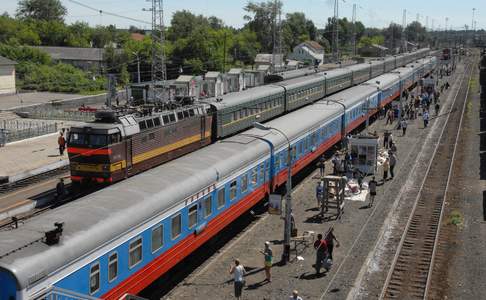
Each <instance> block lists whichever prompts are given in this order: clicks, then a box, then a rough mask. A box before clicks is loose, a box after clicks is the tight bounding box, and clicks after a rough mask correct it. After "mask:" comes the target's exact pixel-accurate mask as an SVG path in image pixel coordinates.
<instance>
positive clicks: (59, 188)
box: [56, 178, 66, 201]
mask: <svg viewBox="0 0 486 300" xmlns="http://www.w3.org/2000/svg"><path fill="white" fill-rule="evenodd" d="M64 196H66V186H65V185H64V178H61V179H59V182H58V183H57V184H56V200H57V201H62V200H63V199H64Z"/></svg>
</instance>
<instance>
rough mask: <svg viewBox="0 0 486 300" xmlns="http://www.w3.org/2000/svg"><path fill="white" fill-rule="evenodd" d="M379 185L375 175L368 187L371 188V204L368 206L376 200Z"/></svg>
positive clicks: (370, 205)
mask: <svg viewBox="0 0 486 300" xmlns="http://www.w3.org/2000/svg"><path fill="white" fill-rule="evenodd" d="M377 186H378V182H376V180H375V176H373V178H371V180H370V182H368V189H369V190H370V204H368V207H372V206H373V202H374V201H375V196H376V187H377Z"/></svg>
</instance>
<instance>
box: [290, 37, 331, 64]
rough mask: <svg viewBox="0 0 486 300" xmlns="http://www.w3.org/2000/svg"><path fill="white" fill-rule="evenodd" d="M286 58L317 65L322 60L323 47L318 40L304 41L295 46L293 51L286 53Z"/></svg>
mask: <svg viewBox="0 0 486 300" xmlns="http://www.w3.org/2000/svg"><path fill="white" fill-rule="evenodd" d="M288 58H289V59H293V60H298V61H300V62H303V63H307V64H309V65H313V66H319V65H322V64H323V62H324V47H322V46H321V45H320V44H319V43H318V42H315V41H306V42H303V43H300V44H298V45H297V46H295V47H294V51H293V52H292V53H290V54H289V55H288Z"/></svg>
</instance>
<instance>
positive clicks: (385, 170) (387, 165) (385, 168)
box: [383, 157, 390, 183]
mask: <svg viewBox="0 0 486 300" xmlns="http://www.w3.org/2000/svg"><path fill="white" fill-rule="evenodd" d="M389 169H390V159H389V158H388V157H387V158H386V159H385V161H384V162H383V183H385V182H386V180H387V179H388V170H389Z"/></svg>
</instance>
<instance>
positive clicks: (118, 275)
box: [0, 59, 434, 300]
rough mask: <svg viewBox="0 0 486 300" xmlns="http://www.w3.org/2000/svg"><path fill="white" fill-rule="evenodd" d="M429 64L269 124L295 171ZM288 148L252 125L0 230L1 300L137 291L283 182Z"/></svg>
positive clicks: (116, 295)
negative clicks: (338, 102)
mask: <svg viewBox="0 0 486 300" xmlns="http://www.w3.org/2000/svg"><path fill="white" fill-rule="evenodd" d="M433 64H434V62H433V60H431V59H425V60H420V61H419V62H417V63H414V64H413V65H411V66H409V67H407V68H405V69H403V71H404V72H405V71H406V72H408V74H403V73H402V72H400V71H397V72H396V73H389V74H385V75H382V76H379V77H377V78H375V79H373V80H371V81H367V82H366V83H363V84H361V85H359V86H356V87H353V88H351V89H348V90H346V91H343V92H340V93H337V94H335V95H333V96H331V97H332V99H338V100H339V101H341V102H342V104H343V105H344V106H345V107H346V110H345V111H343V108H342V106H341V105H338V104H336V103H333V102H328V101H326V99H323V100H319V101H317V102H316V103H314V104H311V105H308V106H306V107H304V108H302V109H299V110H297V111H294V112H291V113H289V114H286V115H284V116H281V117H279V118H277V119H274V120H272V121H269V123H268V126H271V127H274V128H278V129H279V130H281V131H282V132H284V133H285V134H286V135H287V136H288V138H289V140H290V143H291V145H290V146H291V147H290V151H291V159H292V165H291V169H292V174H296V173H298V172H299V171H300V170H302V169H303V168H305V167H306V166H308V165H309V164H311V163H312V161H314V160H315V159H316V158H318V157H319V156H320V155H322V153H324V152H325V151H326V150H327V149H329V148H330V147H332V146H333V145H334V144H336V143H338V142H339V141H340V140H341V138H342V135H343V134H347V132H349V131H350V130H352V129H353V128H356V127H357V126H359V125H360V124H362V123H363V122H365V120H366V118H368V117H369V116H371V115H372V114H374V113H375V112H376V110H373V109H371V110H370V109H369V108H378V107H379V106H380V105H382V103H388V102H390V101H391V100H392V98H393V97H395V96H396V93H395V92H394V91H395V90H396V87H397V86H405V84H406V83H405V82H404V80H405V78H411V79H412V81H414V82H416V81H417V80H419V79H420V78H419V77H418V76H417V74H418V72H419V70H420V69H422V70H427V69H429V70H430V68H429V67H427V68H424V66H430V65H433ZM426 72H427V71H426ZM378 82H379V84H378ZM412 84H413V82H412ZM386 90H388V92H387V93H384V92H385V91H386ZM387 95H388V96H387ZM342 124H346V126H345V127H342ZM288 149H289V148H288V147H287V141H286V139H285V138H284V137H283V136H282V135H280V134H278V133H277V132H267V131H265V132H264V131H261V130H258V129H250V130H247V131H245V132H244V133H241V134H236V135H233V136H231V137H229V138H227V139H224V140H222V141H218V142H216V143H214V144H212V145H209V146H207V147H205V148H203V149H200V150H198V151H195V152H192V153H190V154H188V155H185V156H183V157H181V158H178V159H176V160H173V161H171V162H169V163H167V164H164V165H162V166H160V167H157V168H153V169H151V170H149V171H146V172H144V173H143V174H140V175H138V176H134V177H131V178H129V179H127V180H126V181H124V182H121V183H119V184H116V185H112V186H110V187H107V188H106V189H103V190H100V191H98V192H95V193H93V194H90V195H88V196H86V197H84V198H82V199H79V200H77V201H74V202H71V203H68V204H66V205H64V206H61V207H58V208H56V209H54V210H51V211H48V212H46V213H44V214H40V215H38V216H36V217H33V218H32V219H29V220H27V221H26V222H25V223H22V224H20V225H19V227H18V228H15V229H11V231H1V232H0V240H1V241H2V243H0V282H1V287H2V288H1V289H0V299H9V300H10V299H12V300H24V299H25V300H26V299H59V298H61V299H80V298H82V299H95V298H103V299H120V297H122V296H123V295H125V294H126V293H130V294H136V293H138V292H139V291H141V290H142V289H143V288H145V287H147V286H148V285H149V284H150V283H152V282H153V281H154V280H155V279H157V278H159V277H160V276H161V275H162V274H164V273H166V272H168V271H169V270H170V269H171V268H172V267H173V266H174V265H175V264H177V263H178V262H180V261H181V260H182V259H184V258H185V257H187V256H188V255H189V254H191V253H192V252H193V251H195V250H196V249H197V248H199V247H201V245H203V244H204V243H205V242H206V241H208V240H209V239H210V238H212V237H214V236H215V235H216V234H217V233H218V232H220V231H221V230H222V229H224V228H225V227H227V226H229V225H230V224H231V223H232V222H233V221H234V220H235V219H236V218H238V217H239V216H240V215H242V214H243V213H244V212H246V211H248V210H249V209H250V208H251V207H252V206H253V205H255V204H256V203H258V202H260V201H261V200H263V199H265V198H266V197H267V196H268V195H269V194H270V193H271V192H272V191H274V190H275V189H276V188H277V187H279V186H282V185H284V184H285V181H286V178H287V173H286V172H287V166H286V162H285V158H286V157H287V155H288V153H287V151H288ZM54 223H55V224H56V225H54ZM12 235H15V239H13V238H12Z"/></svg>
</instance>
